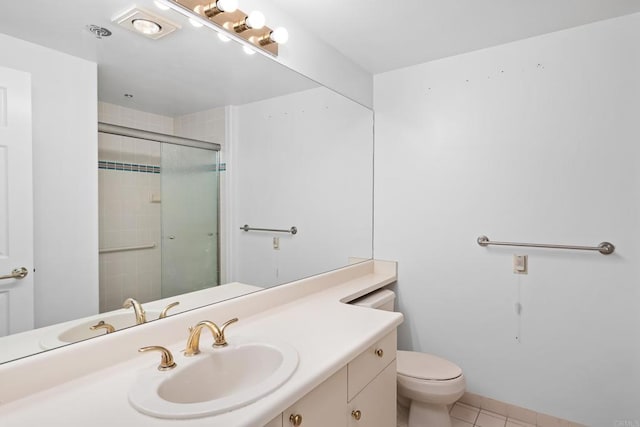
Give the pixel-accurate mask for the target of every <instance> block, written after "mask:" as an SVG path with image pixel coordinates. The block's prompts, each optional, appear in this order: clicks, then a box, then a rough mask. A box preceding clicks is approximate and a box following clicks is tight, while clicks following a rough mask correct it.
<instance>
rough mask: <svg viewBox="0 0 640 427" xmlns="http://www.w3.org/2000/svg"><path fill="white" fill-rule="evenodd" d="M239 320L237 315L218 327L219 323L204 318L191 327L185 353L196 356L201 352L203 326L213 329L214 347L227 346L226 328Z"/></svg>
mask: <svg viewBox="0 0 640 427" xmlns="http://www.w3.org/2000/svg"><path fill="white" fill-rule="evenodd" d="M237 321H238V318H237V317H236V318H233V319H231V320H227V321H226V322H224V323H223V324H222V326H221V327H218V325H216V324H215V323H213V322H212V321H210V320H203V321H201V322H198V323H197V324H196V326H194V327H193V328H189V338H188V339H187V348H186V349H185V351H184V355H185V356H194V355H196V354H198V353H200V333H201V332H202V328H207V329H209V330H210V331H211V334H212V335H213V339H214V343H213V347H224V346H226V345H227V340H226V339H225V337H224V330H225V329H226V328H227V326H229V325H230V324H232V323H235V322H237Z"/></svg>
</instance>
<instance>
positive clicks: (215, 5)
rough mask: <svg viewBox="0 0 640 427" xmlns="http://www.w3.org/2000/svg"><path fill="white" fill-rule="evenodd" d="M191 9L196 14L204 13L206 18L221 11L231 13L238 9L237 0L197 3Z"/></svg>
mask: <svg viewBox="0 0 640 427" xmlns="http://www.w3.org/2000/svg"><path fill="white" fill-rule="evenodd" d="M193 10H194V11H195V12H196V13H198V14H204V15H205V16H206V17H207V18H213V17H214V16H216V15H218V14H220V13H223V12H227V13H231V12H235V11H236V10H238V1H237V0H217V1H214V2H211V3H209V4H205V5H197V6H196V7H195V8H194V9H193Z"/></svg>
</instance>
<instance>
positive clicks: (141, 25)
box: [131, 19, 162, 36]
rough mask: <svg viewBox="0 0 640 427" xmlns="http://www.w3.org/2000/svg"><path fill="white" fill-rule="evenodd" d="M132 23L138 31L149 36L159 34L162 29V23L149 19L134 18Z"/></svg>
mask: <svg viewBox="0 0 640 427" xmlns="http://www.w3.org/2000/svg"><path fill="white" fill-rule="evenodd" d="M131 24H132V25H133V28H135V29H136V30H138V32H140V33H142V34H145V35H148V36H150V35H152V34H158V33H159V32H160V31H161V30H162V27H161V26H160V24H158V23H157V22H153V21H149V20H147V19H134V20H132V21H131Z"/></svg>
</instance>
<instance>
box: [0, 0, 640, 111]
mask: <svg viewBox="0 0 640 427" xmlns="http://www.w3.org/2000/svg"><path fill="white" fill-rule="evenodd" d="M271 2H272V3H274V4H275V5H276V6H277V7H279V8H281V9H282V10H283V11H285V12H286V13H287V14H289V15H290V16H291V17H294V18H295V19H297V20H299V21H300V23H301V24H302V27H304V28H306V29H308V30H309V31H311V32H313V33H315V34H316V35H317V36H319V37H320V38H321V39H323V40H324V41H325V42H326V43H328V44H329V45H332V46H333V47H335V49H337V50H338V51H340V52H341V53H342V54H344V55H345V56H346V57H348V58H350V59H351V60H353V61H354V62H356V63H357V64H359V65H360V66H361V67H362V68H363V69H365V70H367V71H368V72H370V73H371V74H377V73H381V72H385V71H389V70H393V69H397V68H401V67H406V66H410V65H414V64H418V63H422V62H427V61H431V60H435V59H439V58H443V57H447V56H452V55H456V54H460V53H464V52H469V51H473V50H477V49H482V48H486V47H490V46H495V45H499V44H503V43H508V42H511V41H515V40H519V39H523V38H527V37H532V36H536V35H540V34H544V33H548V32H553V31H557V30H561V29H565V28H569V27H573V26H577V25H582V24H586V23H589V22H594V21H597V20H602V19H608V18H612V17H616V16H621V15H625V14H630V13H635V12H640V0H400V1H397V2H390V1H382V0H348V1H344V0H340V1H338V0H323V1H300V0H271ZM133 3H135V4H136V5H137V6H140V7H142V8H145V9H147V10H149V11H152V12H153V13H156V14H158V15H160V16H163V17H165V18H167V19H169V20H170V21H173V22H174V23H176V24H178V26H179V27H180V29H179V30H178V31H176V32H175V33H173V34H170V35H169V36H167V37H165V38H163V39H160V40H157V41H152V40H149V39H146V38H144V37H142V36H140V35H139V34H135V33H133V32H131V31H128V30H126V29H123V28H120V27H118V26H117V25H115V24H114V23H113V22H111V20H112V18H114V17H115V16H116V15H118V14H119V13H121V12H123V11H125V10H126V9H128V8H129V7H131V5H132V4H133ZM240 3H242V0H240ZM88 24H95V25H99V26H103V27H106V28H108V29H110V30H111V31H112V32H113V35H112V36H111V37H108V38H103V39H97V38H95V37H94V36H93V35H92V34H91V33H89V32H88V31H87V30H86V26H87V25H88ZM0 33H5V34H8V35H11V36H13V37H18V38H21V39H24V40H27V41H31V42H34V43H37V44H40V45H43V46H47V47H51V48H53V49H56V50H59V51H62V52H66V53H69V54H71V55H74V56H78V57H81V58H85V59H88V60H90V61H94V62H97V63H98V88H99V99H100V100H101V101H106V102H110V103H114V104H119V105H124V106H129V107H131V108H135V109H139V110H143V111H148V112H152V113H157V114H163V115H168V116H177V115H183V114H188V113H190V112H195V111H203V110H206V109H209V108H214V107H219V106H223V105H240V104H245V103H248V102H252V101H257V100H260V99H266V98H271V97H274V96H278V95H284V94H287V93H292V92H296V91H300V90H304V89H308V88H311V87H315V86H317V84H316V83H314V82H312V81H311V80H309V79H306V78H305V77H303V76H301V75H300V74H298V73H296V72H294V71H292V70H290V69H288V68H286V67H284V66H282V65H281V64H278V63H277V62H275V61H271V60H270V59H268V58H265V57H263V56H261V55H253V56H247V55H246V54H244V53H243V52H242V49H240V47H239V45H238V44H236V43H234V42H231V43H222V42H220V41H219V40H218V38H217V37H216V36H215V34H214V32H213V31H211V30H209V29H207V28H200V29H195V28H194V27H192V26H191V25H190V24H189V23H188V22H187V20H186V19H185V18H184V17H183V16H182V15H180V14H177V13H175V12H173V11H164V12H163V11H160V10H158V9H157V8H156V7H155V6H154V3H153V0H135V2H132V1H131V0H100V1H95V0H91V1H89V0H56V1H51V0H30V1H28V2H18V1H4V2H2V4H1V5H0ZM267 82H268V84H267ZM125 93H129V94H133V95H134V97H133V98H126V97H125V96H124V94H125Z"/></svg>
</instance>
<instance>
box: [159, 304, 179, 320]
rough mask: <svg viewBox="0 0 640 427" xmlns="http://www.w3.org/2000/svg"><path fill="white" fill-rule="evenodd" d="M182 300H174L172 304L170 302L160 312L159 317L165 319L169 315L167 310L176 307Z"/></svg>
mask: <svg viewBox="0 0 640 427" xmlns="http://www.w3.org/2000/svg"><path fill="white" fill-rule="evenodd" d="M179 304H180V302H179V301H176V302H172V303H171V304H169V305H168V306H166V307H165V308H164V309H163V310H162V311H161V312H160V316H158V319H164V318H165V317H167V312H168V311H169V310H171V309H172V308H173V307H175V306H176V305H179Z"/></svg>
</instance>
